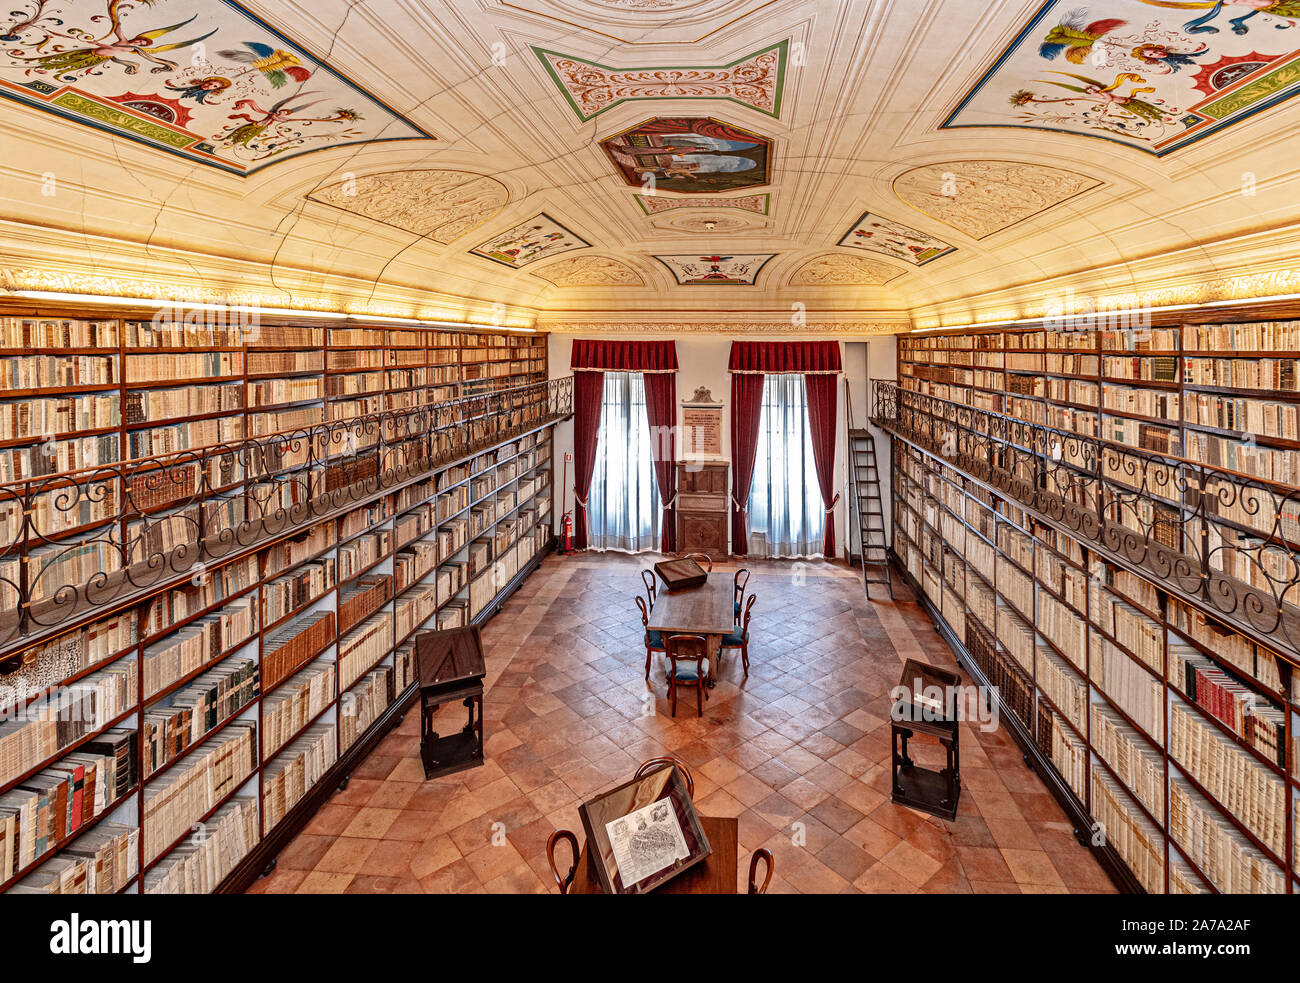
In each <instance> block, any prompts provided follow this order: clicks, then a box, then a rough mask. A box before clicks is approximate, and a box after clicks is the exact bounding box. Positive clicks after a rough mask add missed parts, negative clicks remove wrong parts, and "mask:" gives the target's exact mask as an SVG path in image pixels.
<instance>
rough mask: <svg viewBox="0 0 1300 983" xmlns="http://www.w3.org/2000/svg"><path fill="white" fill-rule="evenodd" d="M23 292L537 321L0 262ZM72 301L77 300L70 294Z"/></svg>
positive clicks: (482, 323) (1, 290)
mask: <svg viewBox="0 0 1300 983" xmlns="http://www.w3.org/2000/svg"><path fill="white" fill-rule="evenodd" d="M23 293H52V294H69V295H74V297H84V298H85V300H86V302H87V303H93V302H94V301H95V299H96V298H116V297H120V298H123V299H126V300H138V301H140V302H141V303H142V304H158V305H163V304H214V305H219V306H222V307H232V308H239V307H245V308H266V309H272V310H283V311H294V312H301V313H302V314H303V315H304V316H310V315H312V314H343V315H353V316H360V317H366V318H392V319H393V320H395V321H402V320H419V321H447V322H457V323H464V324H472V325H475V326H479V327H485V328H488V327H493V328H503V329H511V328H529V329H531V328H532V327H533V321H534V320H535V319H534V318H532V317H527V316H523V315H516V316H513V317H512V316H510V315H509V314H507V315H506V316H505V317H501V316H499V315H500V309H499V308H492V307H486V306H485V307H484V308H482V310H479V309H476V308H475V307H473V306H471V305H468V304H467V305H466V306H465V307H463V308H452V307H441V308H434V309H427V308H426V309H421V308H416V307H406V306H402V305H387V304H374V303H356V302H355V301H349V300H346V299H344V298H338V297H320V296H315V297H313V296H309V295H305V294H296V293H295V294H290V295H288V296H286V295H285V294H283V293H277V294H257V293H235V292H229V293H222V292H219V291H216V290H209V289H204V288H202V287H197V286H193V285H187V284H180V283H175V282H162V281H154V280H139V279H131V278H125V277H106V276H99V275H95V274H87V273H74V272H60V271H54V270H15V269H9V268H3V267H0V296H3V295H15V294H23ZM70 302H75V299H74V298H73V297H70Z"/></svg>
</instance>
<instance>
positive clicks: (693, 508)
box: [677, 461, 731, 560]
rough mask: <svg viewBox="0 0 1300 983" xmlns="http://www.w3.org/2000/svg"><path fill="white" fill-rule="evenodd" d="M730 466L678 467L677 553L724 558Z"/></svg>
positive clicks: (719, 463)
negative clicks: (702, 554) (701, 554)
mask: <svg viewBox="0 0 1300 983" xmlns="http://www.w3.org/2000/svg"><path fill="white" fill-rule="evenodd" d="M730 494H731V465H730V464H728V463H727V462H726V461H709V462H707V463H702V464H701V463H696V462H692V463H690V464H686V463H684V462H680V461H679V462H678V464H677V552H679V553H705V554H707V555H708V556H710V557H712V558H713V559H715V560H723V559H726V557H727V553H728V551H727V539H728V536H727V534H728V531H729V529H730V526H731V513H730V510H729V508H728V504H729V502H730Z"/></svg>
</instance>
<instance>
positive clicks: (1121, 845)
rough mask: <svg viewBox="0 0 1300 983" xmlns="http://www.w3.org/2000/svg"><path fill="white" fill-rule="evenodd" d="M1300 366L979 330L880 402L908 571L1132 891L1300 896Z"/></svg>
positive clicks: (1274, 341) (1245, 331) (1193, 336)
mask: <svg viewBox="0 0 1300 983" xmlns="http://www.w3.org/2000/svg"><path fill="white" fill-rule="evenodd" d="M1298 353H1300V322H1293V321H1287V322H1266V323H1256V322H1247V321H1244V320H1243V321H1242V322H1240V323H1213V324H1182V325H1171V326H1165V327H1153V328H1150V329H1146V330H1140V331H1139V330H1117V331H1105V330H1102V331H1078V330H1076V331H1048V330H1036V329H1034V328H1027V329H1007V330H981V331H978V332H968V333H945V334H935V335H923V336H912V337H907V338H902V339H900V346H899V382H898V384H897V386H894V385H892V384H878V391H877V406H876V413H875V416H876V422H878V423H880V424H881V425H883V426H884V427H885V428H886V429H887V430H888V431H889V432H890V433H891V435H892V437H893V440H894V461H895V462H896V468H895V470H894V479H893V481H894V505H893V509H894V516H893V519H894V545H893V550H894V555H895V559H896V562H897V563H898V564H899V565H900V566H901V567H902V568H903V569H905V570H906V572H907V574H908V579H909V581H910V582H911V584H912V586H913V587H914V589H915V590H916V592H917V594H918V596H919V597H920V598H921V599H922V603H923V604H924V605H925V606H926V607H927V608H928V609H929V610H930V613H931V614H932V616H933V617H934V618H935V620H936V622H937V623H938V624H939V626H940V629H941V630H942V631H943V632H944V633H945V635H946V636H947V638H948V640H949V641H950V643H952V644H953V646H954V648H956V649H957V650H958V652H959V655H961V656H962V657H963V660H964V661H965V662H966V663H967V665H968V667H969V668H970V669H971V670H972V673H973V674H974V675H975V676H976V678H977V680H978V681H979V682H980V683H982V684H984V685H988V686H990V687H991V688H993V689H995V690H996V692H997V695H998V700H999V704H1000V706H1001V709H1002V716H1003V719H1004V721H1005V722H1007V724H1008V725H1009V726H1010V728H1011V730H1012V731H1013V732H1014V733H1016V735H1017V736H1018V738H1019V739H1020V740H1021V743H1022V744H1023V745H1025V747H1026V750H1027V752H1030V756H1031V758H1032V759H1033V760H1034V761H1035V762H1036V763H1037V764H1038V766H1039V769H1040V771H1042V772H1043V773H1044V776H1045V778H1047V780H1048V783H1049V785H1050V786H1052V787H1053V790H1054V791H1055V792H1056V794H1057V797H1058V798H1060V799H1061V800H1062V802H1063V803H1064V804H1065V805H1066V806H1067V808H1068V810H1069V811H1070V813H1071V814H1072V815H1073V816H1074V818H1075V821H1076V824H1077V832H1078V833H1079V835H1080V838H1081V842H1084V843H1089V844H1091V845H1092V846H1093V847H1094V848H1095V849H1097V850H1098V852H1099V854H1100V855H1101V857H1102V859H1103V860H1104V861H1105V862H1107V864H1108V866H1110V867H1111V869H1112V871H1113V872H1115V874H1116V877H1117V880H1119V881H1120V882H1121V883H1122V884H1124V885H1125V886H1126V887H1128V888H1130V889H1133V890H1144V891H1147V892H1152V893H1269V894H1291V893H1296V892H1297V891H1300V879H1298V878H1300V802H1298V801H1297V799H1298V797H1300V735H1298V734H1297V725H1298V724H1300V674H1296V673H1295V672H1294V668H1295V666H1296V665H1297V664H1300V644H1298V643H1300V634H1297V633H1296V631H1295V628H1296V625H1297V624H1298V623H1300V622H1297V620H1296V619H1297V616H1300V607H1298V605H1300V588H1297V584H1298V583H1300V525H1298V524H1297V522H1296V516H1297V514H1300V510H1297V509H1296V505H1297V503H1300V488H1296V487H1295V486H1296V485H1297V483H1300V474H1297V473H1296V470H1295V469H1296V467H1297V461H1298V460H1300V455H1298V454H1296V453H1295V448H1296V447H1297V446H1300V444H1297V443H1296V439H1297V436H1300V431H1298V430H1297V426H1296V422H1297V421H1296V412H1297V410H1300V381H1298V378H1300V374H1298V373H1297V371H1296V369H1297V364H1298V361H1297V359H1298V358H1300V355H1298ZM882 397H883V398H882ZM1135 449H1136V450H1135ZM1238 472H1239V474H1238ZM1229 489H1231V490H1229ZM1180 558H1181V560H1180ZM1162 571H1164V575H1163V576H1162V575H1161V573H1162Z"/></svg>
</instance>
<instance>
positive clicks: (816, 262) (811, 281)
mask: <svg viewBox="0 0 1300 983" xmlns="http://www.w3.org/2000/svg"><path fill="white" fill-rule="evenodd" d="M902 275H903V271H902V270H899V269H896V268H895V267H892V266H890V265H889V264H888V263H880V262H877V261H876V260H872V259H867V258H866V257H864V256H848V255H845V254H844V253H826V254H824V255H822V256H815V257H813V258H812V259H810V260H809V261H808V262H807V263H805V264H804V265H803V266H801V267H799V269H797V270H795V272H794V275H793V276H791V277H790V286H792V287H883V286H884V285H885V284H887V283H889V281H890V280H896V279H898V278H899V277H900V276H902Z"/></svg>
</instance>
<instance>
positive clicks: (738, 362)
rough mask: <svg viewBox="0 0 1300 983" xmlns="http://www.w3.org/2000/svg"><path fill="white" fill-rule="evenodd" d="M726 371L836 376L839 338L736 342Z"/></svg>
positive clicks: (838, 368) (840, 369) (753, 373)
mask: <svg viewBox="0 0 1300 983" xmlns="http://www.w3.org/2000/svg"><path fill="white" fill-rule="evenodd" d="M728 371H729V372H732V373H744V374H750V375H785V374H799V375H839V374H840V372H842V371H843V368H842V366H841V364H840V343H839V342H838V341H735V342H732V344H731V364H730V365H729V366H728Z"/></svg>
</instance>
